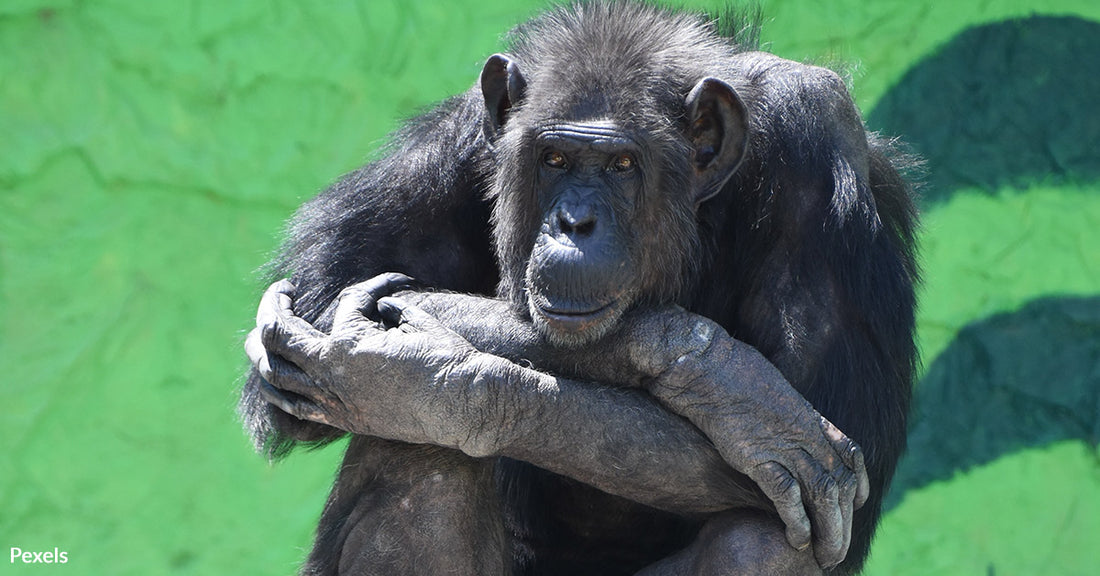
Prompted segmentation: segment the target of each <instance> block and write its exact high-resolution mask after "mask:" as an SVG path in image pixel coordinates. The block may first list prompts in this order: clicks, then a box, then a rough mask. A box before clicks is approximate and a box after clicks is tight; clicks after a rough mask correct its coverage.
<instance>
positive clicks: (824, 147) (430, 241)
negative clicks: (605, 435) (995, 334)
mask: <svg viewBox="0 0 1100 576" xmlns="http://www.w3.org/2000/svg"><path fill="white" fill-rule="evenodd" d="M718 28H720V29H721V30H724V31H736V32H737V33H738V34H739V37H738V38H739V40H740V41H741V42H742V44H744V43H745V42H749V43H750V44H749V45H748V46H745V45H739V44H738V43H737V42H736V41H734V40H731V39H729V38H725V37H722V36H721V35H720V34H719V33H716V32H715V27H714V26H712V23H711V22H710V21H708V20H707V19H706V18H703V17H700V16H698V15H692V14H679V13H672V12H668V11H665V10H663V9H659V8H654V7H651V6H648V5H643V4H637V3H623V2H592V3H584V4H578V5H574V6H570V7H565V8H559V9H555V10H553V11H551V12H549V13H548V14H546V15H543V16H540V17H539V18H536V19H535V20H533V21H532V22H530V23H528V24H526V25H523V26H521V27H519V28H518V29H517V30H515V31H514V32H513V33H512V34H511V36H510V37H509V42H510V47H509V50H508V55H509V57H510V58H512V59H513V61H514V62H516V63H518V65H519V67H520V68H521V69H522V70H523V73H524V75H525V77H526V78H527V79H528V84H527V85H526V86H524V87H522V88H523V89H524V90H525V93H524V97H523V99H522V100H521V101H519V102H509V103H508V104H510V105H511V109H509V110H508V111H507V116H508V120H507V122H516V123H519V125H521V126H522V125H530V123H532V122H536V121H537V120H538V119H539V118H540V117H541V115H543V114H545V113H546V112H547V111H548V110H557V111H562V110H572V111H574V113H577V112H576V111H578V110H580V111H589V112H592V113H601V114H605V115H607V116H610V117H613V118H618V119H630V120H631V121H634V122H637V123H639V125H640V126H642V128H644V130H645V131H646V133H647V134H648V137H649V141H648V144H649V148H648V149H647V151H646V152H647V153H650V154H652V158H650V159H648V160H652V161H654V162H657V163H659V164H660V166H661V170H660V174H661V175H662V177H663V178H664V180H663V181H662V182H660V183H659V185H654V184H652V183H650V186H651V187H652V186H657V187H658V188H659V189H660V190H661V191H662V194H661V195H660V197H658V198H656V199H653V201H654V202H657V203H658V205H659V207H653V206H652V205H651V206H650V207H649V208H648V210H649V212H646V213H644V214H640V215H637V214H635V215H633V216H634V217H637V218H638V219H637V220H636V222H640V223H641V224H642V225H641V226H635V228H634V231H635V234H634V236H633V237H632V238H631V239H629V242H630V243H631V244H632V246H634V248H636V249H637V250H638V253H640V254H646V255H647V256H645V258H644V263H643V264H641V265H639V266H640V269H639V270H637V271H635V273H636V276H635V278H636V280H637V282H638V286H639V287H640V288H639V293H640V294H639V295H638V297H637V305H649V304H654V303H659V302H669V301H673V302H677V303H679V304H681V305H682V306H684V307H685V308H687V309H689V310H691V311H694V312H697V313H699V314H701V315H703V316H706V317H709V318H711V319H713V320H715V321H717V322H718V323H719V324H721V325H722V326H723V327H724V328H725V329H726V330H727V331H728V332H729V333H730V334H731V335H732V336H734V337H736V338H738V339H740V340H742V341H745V342H747V343H749V344H751V345H753V346H755V347H756V348H758V349H759V350H760V351H761V352H762V353H763V354H764V355H765V356H767V358H768V359H769V360H771V361H772V362H773V363H774V364H775V365H776V366H777V367H778V368H779V369H780V370H781V371H782V372H783V373H784V375H785V376H786V377H787V378H788V380H789V381H790V382H791V383H792V384H793V385H794V386H795V387H796V388H797V389H798V390H799V391H800V392H801V393H802V394H803V395H804V396H805V397H806V398H807V399H808V400H809V401H810V402H811V403H812V404H813V405H814V407H815V408H817V410H818V411H820V412H821V413H822V414H823V415H824V416H825V417H827V418H828V419H829V420H830V421H832V422H833V423H835V424H836V425H837V426H838V427H839V428H840V429H841V430H843V431H844V432H845V433H846V434H848V435H849V436H850V437H851V438H853V439H855V440H856V441H857V442H859V444H860V445H861V446H862V448H863V450H864V452H865V455H866V460H867V466H868V472H869V474H870V478H871V481H872V491H871V499H870V500H869V501H868V503H867V504H866V505H865V506H863V507H862V508H861V509H860V510H859V511H858V512H857V513H856V518H855V526H854V528H853V533H854V535H853V543H852V547H851V550H850V552H849V554H848V559H847V560H846V561H845V563H844V564H843V565H842V566H841V567H840V569H839V572H842V573H848V572H852V571H856V570H858V568H859V567H860V566H861V564H862V562H863V560H864V558H865V557H866V555H867V552H868V547H869V544H870V539H871V536H872V534H873V532H874V528H875V524H876V522H877V520H878V517H879V514H880V509H881V502H882V498H883V495H884V492H885V491H886V489H887V487H888V485H889V482H890V478H891V476H892V474H893V470H894V466H895V464H896V463H897V460H898V458H899V456H900V455H901V453H902V452H903V450H904V446H905V428H906V415H907V413H908V407H909V398H910V386H911V381H912V377H913V372H914V364H915V362H916V352H915V348H914V343H913V330H914V308H915V299H914V285H915V283H916V281H917V276H918V273H917V267H916V259H915V255H914V228H915V225H916V211H915V208H914V203H913V199H912V189H911V186H910V185H909V184H908V183H907V181H906V179H905V178H904V177H903V176H902V174H903V173H905V172H906V171H907V170H908V169H910V168H911V167H912V164H913V163H912V161H911V160H910V159H909V158H907V157H905V156H903V155H900V154H898V153H896V152H895V151H894V150H893V147H892V146H891V143H890V142H889V141H887V140H884V139H881V138H879V137H877V136H875V135H873V134H866V135H865V134H864V131H863V128H862V124H861V122H860V120H859V117H858V113H857V112H856V111H855V108H854V105H853V104H852V102H851V98H850V97H849V96H848V94H847V91H846V88H845V86H844V84H843V82H842V81H841V80H840V79H839V78H838V77H837V76H836V75H835V74H832V73H831V72H828V71H825V70H822V69H816V68H809V67H805V66H801V65H796V64H793V63H789V62H786V61H782V60H779V59H776V58H774V57H770V56H767V55H758V54H753V53H749V52H746V51H745V50H746V49H751V48H753V47H754V46H752V45H751V42H753V41H754V40H755V38H756V37H757V32H756V27H755V26H754V25H751V23H746V22H745V21H743V20H740V19H733V18H731V17H730V16H729V15H728V14H726V15H724V17H723V19H721V20H719V23H718ZM707 76H714V77H718V78H721V79H722V80H724V81H726V82H727V83H729V84H730V85H731V86H733V88H734V89H735V90H736V91H737V92H738V93H739V94H740V95H741V98H742V99H743V100H744V101H745V103H746V104H747V106H748V112H749V121H750V124H751V136H750V141H749V152H748V156H747V158H746V159H745V161H744V162H743V164H742V165H741V166H740V168H739V169H738V170H737V172H736V173H735V175H734V176H733V178H732V179H731V180H730V181H729V182H728V183H727V184H726V185H725V186H724V188H723V189H722V191H721V193H719V194H718V195H716V196H714V197H713V198H710V199H708V200H706V201H705V203H704V204H703V205H701V206H699V207H698V210H697V212H694V211H692V210H690V209H688V208H692V207H690V206H685V205H684V204H683V203H682V202H680V203H677V202H676V201H673V200H669V198H670V197H671V195H673V194H674V193H675V191H677V190H688V189H689V188H690V186H689V185H688V183H687V182H686V180H685V179H686V178H687V176H686V174H688V172H689V171H690V168H689V167H688V165H687V161H688V160H687V159H688V157H689V155H688V154H687V153H686V151H685V146H686V144H685V143H684V140H683V137H682V129H683V126H682V121H683V118H682V115H683V101H684V98H685V95H686V94H687V91H688V90H690V89H691V87H692V86H694V85H695V84H696V83H697V82H698V81H699V80H700V79H702V78H704V77H707ZM492 121H493V119H492V118H490V117H488V116H487V112H486V109H485V104H484V101H483V98H482V95H481V91H480V88H479V87H475V88H473V89H471V90H470V91H468V92H466V93H465V94H462V95H460V96H457V97H455V98H452V99H450V100H448V101H446V102H444V103H442V104H441V105H439V106H438V107H437V108H435V109H434V110H432V111H431V112H429V113H427V114H425V115H423V116H421V117H419V118H416V119H414V120H412V121H411V122H410V123H409V124H408V126H407V127H406V128H404V129H403V130H401V131H400V132H398V133H397V134H395V135H394V136H393V138H392V143H391V144H390V145H389V147H388V148H387V149H386V150H385V151H384V153H383V154H382V155H381V156H380V157H379V159H377V160H375V161H373V162H372V163H370V164H368V165H367V166H364V167H363V168H361V169H359V170H357V171H356V172H354V173H352V174H350V175H348V176H346V177H345V178H344V179H342V180H341V181H340V182H338V183H337V184H335V185H334V186H332V187H331V188H330V189H328V190H327V191H325V192H324V193H323V194H321V195H320V196H318V197H317V198H315V199H314V200H312V201H311V202H309V203H307V204H306V205H305V206H303V207H302V209H301V210H300V211H299V213H298V214H297V215H296V216H295V218H294V220H293V223H292V225H291V228H290V231H289V238H288V240H287V242H286V244H285V246H284V248H283V250H282V255H281V256H280V258H279V259H278V260H277V261H276V262H275V263H273V265H272V268H271V270H272V277H285V276H290V277H291V278H292V280H293V282H294V283H295V284H296V285H297V287H298V294H297V299H296V302H295V311H296V313H298V314H299V315H300V316H302V317H304V318H305V319H306V320H308V321H310V322H312V323H314V324H315V325H316V326H318V327H319V328H320V329H322V330H326V329H327V328H328V325H329V323H330V321H331V310H330V304H331V303H332V300H333V298H334V297H335V296H336V295H337V294H338V293H339V292H340V290H341V289H342V288H344V287H345V286H348V285H350V284H353V283H355V282H358V281H361V280H364V279H366V278H369V277H372V276H374V275H376V274H378V273H381V272H384V271H391V270H395V271H400V272H403V273H405V274H408V275H410V276H412V277H415V278H417V279H418V280H420V281H421V282H423V283H424V284H426V285H428V286H432V287H435V288H440V289H446V290H451V291H459V292H468V293H476V294H485V295H493V294H496V293H499V294H501V295H502V296H504V297H506V298H511V299H513V300H515V301H516V302H517V303H522V305H524V306H525V305H526V304H525V303H523V300H524V299H525V298H526V295H525V289H524V278H523V272H524V264H525V263H526V262H527V260H528V258H529V256H530V247H531V243H532V235H533V234H534V232H535V231H537V229H538V225H539V221H540V219H541V214H542V212H541V210H540V208H539V206H537V205H535V203H534V201H533V200H531V199H530V198H523V197H519V196H517V195H516V194H515V193H514V192H512V191H514V190H517V189H522V188H523V184H522V182H523V181H525V180H527V179H529V174H527V173H526V171H527V170H529V167H528V166H527V164H526V163H525V161H523V160H522V159H519V158H517V157H516V156H517V155H518V154H520V153H521V152H522V151H525V150H526V149H527V148H526V145H525V143H524V142H523V141H522V139H523V137H524V135H523V133H521V132H520V131H513V132H508V131H505V133H504V134H503V135H502V136H500V137H499V138H496V137H491V136H487V132H486V129H485V126H486V123H492ZM488 133H489V134H490V135H491V134H492V131H491V130H490V131H489V132H488ZM853 134H854V135H856V136H855V137H853ZM861 162H865V163H866V164H861ZM662 202H663V203H664V204H661V203H662ZM494 229H495V232H494ZM635 264H637V261H636V260H635ZM258 389H259V379H258V376H256V374H255V373H253V374H252V375H251V376H250V377H249V380H248V382H247V384H246V385H245V388H244V390H243V392H242V399H241V405H240V406H241V408H240V410H241V413H242V415H243V418H244V420H245V424H246V426H247V427H248V429H249V430H250V431H251V432H252V434H253V437H254V438H255V440H256V443H257V446H258V448H259V449H261V450H263V451H264V452H265V453H266V454H267V455H268V456H269V457H272V458H278V457H281V456H284V455H285V454H286V453H287V452H288V451H289V450H290V449H291V448H292V447H293V446H294V445H295V443H297V442H306V443H322V442H326V441H329V440H332V439H334V438H336V437H338V436H339V435H340V434H341V433H340V432H339V431H337V430H334V429H331V428H327V427H325V426H322V425H319V424H313V423H308V422H304V421H300V420H297V419H296V418H293V417H291V416H287V415H286V414H284V413H282V412H280V411H279V410H277V409H275V408H273V407H272V406H270V405H268V404H267V403H265V402H264V401H263V400H262V399H261V398H260V396H259V392H258ZM670 473H675V471H670ZM528 474H530V476H528ZM506 482H507V483H510V484H509V485H507V486H505V488H506V490H507V491H510V492H512V493H516V492H519V493H520V494H521V496H520V497H519V499H518V501H519V502H521V504H520V505H519V507H518V508H516V509H514V510H513V511H512V514H513V516H522V518H521V519H520V520H521V524H522V525H520V526H518V530H520V531H521V532H526V535H527V536H530V537H532V539H531V540H530V541H529V542H535V544H530V543H529V544H528V549H527V553H528V554H529V555H531V558H528V563H527V565H526V567H525V568H523V569H524V570H528V571H529V572H530V573H546V574H550V573H570V574H576V573H593V574H612V573H625V572H628V571H631V570H633V569H636V568H638V567H641V566H643V565H645V564H647V563H648V562H651V561H653V560H654V559H657V558H660V557H661V556H662V555H665V554H667V553H669V552H670V551H672V550H675V549H676V548H677V547H679V546H682V545H683V544H685V542H686V540H685V536H684V530H688V531H689V532H690V530H692V529H694V528H693V527H697V526H698V524H697V522H696V521H695V520H694V519H690V520H684V519H677V518H675V517H673V516H672V515H669V514H667V513H658V512H655V511H653V510H650V509H647V508H646V509H643V508H640V507H638V506H632V505H630V504H631V503H628V502H626V501H622V500H619V499H615V498H612V497H609V496H606V495H603V494H602V493H598V492H596V491H595V490H593V489H591V488H588V487H586V486H583V485H580V484H577V483H574V482H571V481H564V480H562V479H560V478H559V477H557V476H552V475H548V474H545V473H540V472H538V471H523V472H522V473H521V472H516V471H513V472H512V473H511V475H510V476H508V477H507V478H506ZM517 483H518V484H519V486H518V488H517ZM339 488H340V486H339V485H338V486H337V487H336V488H334V490H338V489H339ZM525 507H531V508H538V509H539V510H541V509H543V508H545V509H547V510H550V512H549V513H547V514H542V513H540V512H538V511H535V510H525V509H524V508H525ZM593 509H595V510H599V511H600V512H593V511H592V510H593ZM596 516H599V517H596ZM593 534H595V535H593ZM337 537H338V536H337V535H336V534H335V531H334V530H332V526H327V527H326V526H321V527H320V528H319V530H318V544H317V546H318V547H319V548H323V547H325V546H331V545H332V544H333V543H332V542H326V540H332V539H335V538H337Z"/></svg>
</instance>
